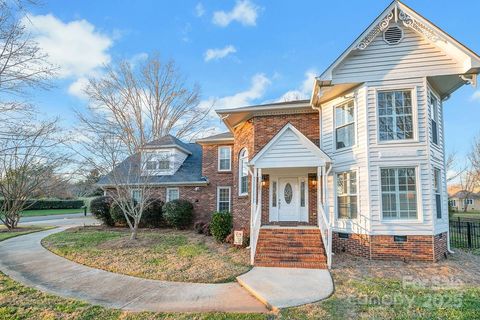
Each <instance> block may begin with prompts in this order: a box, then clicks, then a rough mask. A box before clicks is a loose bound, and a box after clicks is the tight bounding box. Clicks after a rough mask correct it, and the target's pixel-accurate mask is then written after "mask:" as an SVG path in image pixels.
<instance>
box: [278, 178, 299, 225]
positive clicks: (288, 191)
mask: <svg viewBox="0 0 480 320" xmlns="http://www.w3.org/2000/svg"><path fill="white" fill-rule="evenodd" d="M278 184H279V188H278V221H299V218H300V192H299V191H300V190H299V185H298V178H279V179H278Z"/></svg>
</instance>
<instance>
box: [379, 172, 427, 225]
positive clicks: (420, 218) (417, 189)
mask: <svg viewBox="0 0 480 320" xmlns="http://www.w3.org/2000/svg"><path fill="white" fill-rule="evenodd" d="M405 168H415V192H416V195H417V218H416V219H412V218H410V219H392V218H386V219H385V218H384V217H383V199H382V169H405ZM420 184H421V183H420V166H419V165H418V164H416V165H415V164H412V165H407V166H398V165H397V166H379V167H378V202H379V206H380V213H379V214H380V221H381V222H382V223H387V224H388V223H392V224H409V223H413V224H417V223H423V210H422V207H421V204H422V203H423V199H422V194H421V193H420V192H421V190H420Z"/></svg>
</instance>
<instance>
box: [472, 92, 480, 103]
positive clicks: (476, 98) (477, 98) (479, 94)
mask: <svg viewBox="0 0 480 320" xmlns="http://www.w3.org/2000/svg"><path fill="white" fill-rule="evenodd" d="M472 100H473V101H478V102H480V90H477V91H475V92H474V93H473V95H472Z"/></svg>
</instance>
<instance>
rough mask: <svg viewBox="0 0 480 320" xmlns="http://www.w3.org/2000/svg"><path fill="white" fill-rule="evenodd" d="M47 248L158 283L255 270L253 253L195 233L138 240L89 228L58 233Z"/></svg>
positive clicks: (159, 232)
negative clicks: (253, 268)
mask: <svg viewBox="0 0 480 320" xmlns="http://www.w3.org/2000/svg"><path fill="white" fill-rule="evenodd" d="M42 244H43V245H44V246H45V247H46V248H47V249H49V250H51V251H52V252H54V253H56V254H58V255H60V256H63V257H65V258H67V259H70V260H73V261H75V262H77V263H81V264H84V265H87V266H90V267H94V268H97V269H103V270H107V271H111V272H116V273H121V274H127V275H131V276H136V277H141V278H148V279H155V280H166V281H183V282H199V283H222V282H231V281H235V278H236V276H238V275H240V274H243V273H245V272H247V271H249V270H250V269H251V266H250V263H249V262H250V261H249V251H248V249H245V248H242V249H238V248H233V247H231V246H230V245H227V244H220V243H217V242H216V241H215V240H214V239H213V237H207V236H204V235H201V234H197V233H195V232H193V231H192V230H172V229H156V230H148V229H147V230H140V232H139V236H138V239H137V240H133V241H132V240H130V232H129V230H128V229H125V228H103V227H93V228H91V227H90V228H89V227H85V228H75V229H70V230H67V231H64V232H59V233H56V234H52V235H50V236H48V237H46V238H45V239H43V241H42Z"/></svg>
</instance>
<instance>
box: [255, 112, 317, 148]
mask: <svg viewBox="0 0 480 320" xmlns="http://www.w3.org/2000/svg"><path fill="white" fill-rule="evenodd" d="M253 121H254V126H255V141H254V150H255V154H256V153H257V152H259V151H260V150H261V149H262V148H263V147H264V146H265V145H266V144H267V143H268V142H269V141H270V140H272V138H273V137H274V136H275V135H276V134H277V133H278V131H280V129H282V128H283V127H284V126H285V125H286V124H287V123H291V124H292V125H293V126H294V127H295V128H297V129H298V130H299V131H300V132H301V133H302V134H304V135H305V136H306V137H307V138H309V139H310V140H311V141H312V142H313V143H315V144H316V145H317V146H318V145H319V141H320V133H319V132H320V131H319V128H318V124H319V114H318V111H314V110H312V113H307V114H287V115H275V116H257V117H254V118H253ZM252 156H254V155H252Z"/></svg>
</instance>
